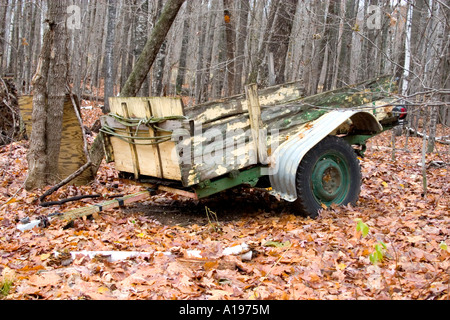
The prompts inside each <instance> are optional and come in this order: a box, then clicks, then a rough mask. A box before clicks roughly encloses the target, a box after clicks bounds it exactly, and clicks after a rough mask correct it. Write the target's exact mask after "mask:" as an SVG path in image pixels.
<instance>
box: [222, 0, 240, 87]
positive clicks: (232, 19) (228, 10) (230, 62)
mask: <svg viewBox="0 0 450 320" xmlns="http://www.w3.org/2000/svg"><path fill="white" fill-rule="evenodd" d="M223 5H224V19H225V35H226V44H227V45H226V51H227V69H226V70H227V72H226V73H227V82H228V88H227V96H232V95H234V94H235V88H234V84H235V76H236V74H235V72H236V69H235V65H236V64H235V61H234V58H235V50H236V31H235V30H236V24H237V23H236V22H237V19H236V17H237V15H236V11H235V10H234V6H233V1H232V0H223Z"/></svg>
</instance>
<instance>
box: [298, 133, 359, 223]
mask: <svg viewBox="0 0 450 320" xmlns="http://www.w3.org/2000/svg"><path fill="white" fill-rule="evenodd" d="M327 157H329V158H330V159H333V160H326V159H327ZM323 161H328V162H333V161H335V162H336V164H337V165H336V166H342V168H344V169H342V170H340V169H338V170H337V171H336V170H335V169H330V170H335V171H336V172H338V174H337V176H338V179H337V180H338V182H336V180H335V179H333V182H332V183H333V188H337V189H338V191H336V192H339V193H340V196H339V197H340V198H339V199H337V201H335V199H332V200H329V203H327V204H326V205H327V207H328V206H330V205H331V203H335V204H337V205H347V204H349V203H352V204H356V202H357V201H358V199H359V195H360V193H361V183H362V175H361V166H360V163H359V160H358V158H357V155H356V153H355V151H354V149H353V148H352V147H351V146H350V145H349V144H348V143H347V142H346V141H344V140H342V139H340V138H338V137H335V136H329V137H327V138H325V139H324V140H322V141H321V142H320V143H319V144H318V145H316V146H315V147H314V148H313V149H312V150H311V151H310V152H308V153H307V154H306V156H305V157H304V158H303V160H302V162H301V163H300V165H299V167H298V170H297V177H296V183H297V196H298V198H297V200H296V201H295V202H294V204H293V205H294V210H295V211H296V213H298V214H300V215H303V216H309V217H311V218H317V216H318V213H319V210H320V209H321V208H323V204H324V202H322V201H321V200H320V199H319V198H320V196H317V195H316V194H317V193H319V192H317V190H316V189H317V188H318V187H317V185H321V184H322V185H323V183H324V181H325V180H323V179H325V178H324V177H325V174H324V175H323V178H322V180H321V181H320V182H319V183H317V182H315V184H314V183H313V173H315V172H316V171H317V170H318V169H317V167H318V166H319V164H321V166H322V167H323V166H325V167H326V164H324V162H323ZM333 168H334V167H333ZM339 170H340V171H339ZM342 171H345V172H342ZM319 172H324V169H322V171H319ZM334 175H335V176H336V173H334ZM319 176H320V174H319ZM341 176H342V177H341ZM316 178H317V177H316ZM315 181H317V179H316V180H315ZM326 183H328V182H326ZM313 184H314V185H313ZM335 185H337V187H335ZM322 190H325V189H322ZM322 192H324V191H322ZM326 192H327V191H326ZM327 195H328V194H327Z"/></svg>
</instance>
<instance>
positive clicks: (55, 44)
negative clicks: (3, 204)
mask: <svg viewBox="0 0 450 320" xmlns="http://www.w3.org/2000/svg"><path fill="white" fill-rule="evenodd" d="M66 8H67V2H66V1H65V0H52V1H49V8H48V18H47V23H48V29H47V30H46V32H45V35H44V41H43V46H42V51H41V54H40V57H39V64H38V68H37V72H36V75H35V76H34V78H33V88H34V97H33V115H32V121H33V129H32V132H31V137H30V149H29V151H28V158H27V159H28V165H29V169H28V178H27V181H26V188H27V189H28V190H31V189H34V188H40V187H44V186H46V185H48V184H54V183H56V182H58V181H59V177H58V176H57V174H55V173H57V172H58V158H59V151H60V144H61V132H62V120H63V111H64V100H65V97H66V82H67V76H68V56H67V43H66V42H67V30H66Z"/></svg>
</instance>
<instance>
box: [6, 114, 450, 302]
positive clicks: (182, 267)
mask: <svg viewBox="0 0 450 320" xmlns="http://www.w3.org/2000/svg"><path fill="white" fill-rule="evenodd" d="M83 112H84V115H85V118H86V119H91V120H92V119H95V118H96V116H95V115H97V112H98V110H95V109H93V110H84V111H83ZM447 134H449V132H447ZM390 143H391V133H390V132H386V133H384V134H382V135H380V136H378V137H376V138H374V139H372V140H371V141H370V144H369V146H368V150H367V153H366V158H364V159H361V165H362V171H363V187H362V192H361V198H360V201H359V202H358V203H357V206H354V207H351V206H348V207H342V208H329V209H327V210H323V211H322V212H321V213H320V216H319V218H317V219H315V220H312V219H309V218H304V217H299V216H295V215H294V214H293V213H292V211H291V210H290V207H289V205H287V204H286V203H283V202H279V201H277V200H276V199H275V198H272V197H269V196H266V195H265V194H262V193H260V192H258V191H257V190H253V189H245V188H244V189H242V188H239V189H236V190H233V191H230V192H227V193H225V194H221V195H220V196H216V197H213V198H211V199H210V200H208V201H206V202H201V203H199V204H198V203H193V202H191V201H188V200H182V199H179V198H176V197H174V196H171V195H168V194H161V195H157V196H155V197H153V198H152V199H151V201H147V202H141V203H139V204H137V205H134V206H131V207H128V208H126V209H117V210H111V211H108V212H107V213H103V214H101V215H99V216H98V217H96V219H79V220H77V221H75V223H74V226H73V227H72V228H69V229H63V227H64V225H62V224H60V223H52V225H51V226H50V227H49V228H46V229H40V228H35V229H33V230H31V231H26V232H24V233H22V232H20V231H18V230H17V229H16V226H17V221H18V219H22V218H24V217H30V218H31V219H33V218H36V217H38V216H41V215H47V214H49V213H52V212H55V211H58V212H65V211H68V210H71V209H74V208H77V207H82V206H89V205H92V204H94V203H98V202H102V199H95V200H92V199H89V200H83V201H79V202H73V203H67V204H64V205H61V206H57V207H53V208H42V207H40V206H39V205H38V201H37V198H38V196H39V195H40V194H42V190H38V191H35V192H36V193H30V192H26V191H25V190H24V189H23V184H24V181H25V179H26V174H27V162H26V152H27V142H26V141H22V142H16V143H13V144H11V145H8V146H5V147H1V148H0V169H1V171H0V177H1V179H0V299H19V300H28V299H49V300H54V299H73V300H77V299H93V300H97V299H102V300H104V299H120V300H125V299H164V300H167V299H193V300H194V299H214V300H216V299H229V300H243V299H276V300H281V299H288V300H298V299H299V300H305V299H321V300H332V299H339V300H352V299H363V300H372V299H437V300H442V299H450V290H449V289H450V247H448V246H450V196H449V194H450V179H449V166H436V165H435V164H437V162H433V161H443V162H445V163H449V162H450V156H449V150H448V146H442V145H438V151H439V153H437V152H435V153H433V154H430V155H427V157H426V165H427V179H428V192H427V194H426V195H424V190H423V184H422V168H421V165H420V162H421V151H420V150H421V148H422V139H421V138H409V140H408V149H407V150H397V151H396V155H395V156H396V157H395V161H393V160H392V148H391V147H390ZM396 145H397V147H398V148H403V147H404V146H405V137H399V138H398V139H397V144H396ZM141 189H142V188H141V187H139V186H135V185H128V184H125V183H124V182H123V181H121V180H120V179H118V176H117V172H116V171H115V170H114V165H113V164H109V165H107V164H103V165H102V167H101V169H100V171H99V173H98V176H97V179H96V180H95V181H94V182H92V183H91V184H90V185H88V186H83V187H74V186H66V187H64V188H62V189H60V190H59V191H58V192H56V193H54V194H53V195H52V196H51V197H49V198H48V199H47V200H49V201H50V200H59V199H64V198H67V197H71V196H78V195H85V194H102V195H103V196H104V197H107V196H111V195H116V194H132V193H135V192H137V191H140V190H141ZM207 213H208V214H207ZM244 244H245V245H247V246H248V248H249V249H250V250H251V256H250V254H249V253H247V254H246V255H239V254H237V255H226V252H227V250H230V249H234V250H236V249H238V248H239V245H241V247H245V245H244ZM247 250H248V249H247ZM83 251H114V252H139V253H140V254H139V255H138V256H134V257H129V258H123V257H118V258H117V257H115V256H114V255H112V256H109V257H108V256H98V255H97V256H88V255H86V252H85V253H84V254H81V253H80V252H83ZM77 252H78V253H79V254H76V253H77ZM242 253H245V251H244V252H242Z"/></svg>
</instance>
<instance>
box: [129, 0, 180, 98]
mask: <svg viewBox="0 0 450 320" xmlns="http://www.w3.org/2000/svg"><path fill="white" fill-rule="evenodd" d="M184 1H185V0H169V1H168V2H167V3H166V5H165V7H164V10H163V12H162V14H161V17H160V18H159V20H158V23H157V24H156V26H155V28H154V29H153V32H152V35H151V36H150V38H149V39H148V41H147V43H146V45H145V47H144V50H143V51H142V54H141V56H140V57H139V59H138V61H137V62H136V65H135V66H134V69H133V71H132V72H131V75H130V76H129V77H128V80H127V82H126V83H125V86H124V88H123V89H122V92H121V96H122V97H135V96H136V95H137V93H138V92H139V90H140V89H141V87H142V84H143V83H144V81H145V79H146V78H147V75H148V73H149V71H150V69H151V67H152V65H153V62H154V61H155V59H156V57H157V55H158V53H159V50H160V48H161V46H162V44H163V43H164V40H165V39H166V36H167V33H168V32H169V30H170V27H171V26H172V24H173V22H174V20H175V18H176V17H177V14H178V11H179V10H180V8H181V6H182V5H183V3H184Z"/></svg>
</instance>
